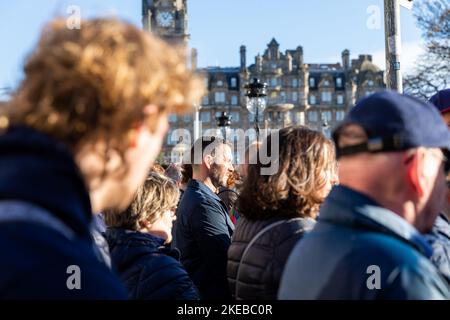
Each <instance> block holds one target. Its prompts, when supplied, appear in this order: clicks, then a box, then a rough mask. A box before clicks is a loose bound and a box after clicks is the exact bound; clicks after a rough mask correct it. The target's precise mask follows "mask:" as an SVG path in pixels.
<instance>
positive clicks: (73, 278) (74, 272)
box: [66, 264, 81, 290]
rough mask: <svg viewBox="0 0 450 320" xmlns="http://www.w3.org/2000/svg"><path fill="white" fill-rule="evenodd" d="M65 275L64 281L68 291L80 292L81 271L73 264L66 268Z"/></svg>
mask: <svg viewBox="0 0 450 320" xmlns="http://www.w3.org/2000/svg"><path fill="white" fill-rule="evenodd" d="M66 273H67V274H69V276H68V277H67V280H66V286H67V289H69V290H81V269H80V267H79V266H77V265H75V264H73V265H70V266H68V267H67V270H66Z"/></svg>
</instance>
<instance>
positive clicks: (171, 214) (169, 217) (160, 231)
mask: <svg viewBox="0 0 450 320" xmlns="http://www.w3.org/2000/svg"><path fill="white" fill-rule="evenodd" d="M175 212H176V208H171V209H169V210H166V211H165V212H164V213H163V214H162V216H161V217H160V218H159V219H158V220H156V221H155V222H154V223H152V225H151V226H150V227H149V228H148V232H149V233H150V234H154V235H156V236H158V237H160V238H163V239H165V240H166V241H165V243H170V242H172V228H173V222H174V221H175V220H176V219H177V217H176V215H175Z"/></svg>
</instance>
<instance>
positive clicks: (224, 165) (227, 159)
mask: <svg viewBox="0 0 450 320" xmlns="http://www.w3.org/2000/svg"><path fill="white" fill-rule="evenodd" d="M232 162H233V154H232V152H231V147H230V146H229V145H226V144H222V145H220V146H218V147H217V148H216V149H215V154H214V162H213V163H212V164H211V168H210V170H209V176H210V178H211V182H212V183H213V185H214V186H215V187H216V188H219V187H226V186H227V180H228V178H229V177H230V175H231V174H232V173H233V171H234V167H233V163H232Z"/></svg>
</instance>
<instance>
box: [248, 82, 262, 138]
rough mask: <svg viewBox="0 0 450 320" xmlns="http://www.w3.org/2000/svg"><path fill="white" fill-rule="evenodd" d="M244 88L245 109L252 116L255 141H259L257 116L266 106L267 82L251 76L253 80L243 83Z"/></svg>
mask: <svg viewBox="0 0 450 320" xmlns="http://www.w3.org/2000/svg"><path fill="white" fill-rule="evenodd" d="M245 89H246V93H245V95H246V96H247V98H248V99H247V109H248V111H249V112H250V114H252V115H253V116H254V128H255V131H256V141H257V142H259V117H260V116H262V115H263V112H264V109H265V108H266V96H267V84H266V83H261V82H260V81H259V79H257V78H253V82H251V83H249V84H247V85H245Z"/></svg>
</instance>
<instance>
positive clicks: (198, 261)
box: [173, 137, 234, 300]
mask: <svg viewBox="0 0 450 320" xmlns="http://www.w3.org/2000/svg"><path fill="white" fill-rule="evenodd" d="M232 158H233V157H232V153H231V147H230V146H229V145H228V144H227V143H226V142H225V141H224V140H223V139H221V138H217V137H201V138H199V139H198V140H197V141H195V143H194V145H193V146H192V148H191V159H190V160H191V162H192V179H191V180H190V181H189V183H188V185H187V188H186V191H185V192H184V195H183V198H182V199H181V202H180V204H179V206H178V210H177V223H176V225H175V230H174V243H173V246H174V247H176V248H178V249H179V250H180V251H181V262H182V263H183V265H184V266H185V268H186V270H187V271H188V273H189V275H190V276H191V278H192V280H193V281H194V283H195V285H196V286H197V288H198V289H199V291H200V294H201V296H202V298H203V299H206V300H227V299H230V297H231V295H230V293H229V289H228V282H227V277H226V266H227V251H228V247H229V246H230V243H231V236H232V234H233V230H234V226H233V223H232V222H231V220H230V218H229V216H228V212H227V209H226V205H225V204H224V203H223V202H222V200H220V198H219V197H218V196H217V192H218V190H219V188H220V187H221V186H225V185H226V182H227V179H228V177H229V175H230V174H231V173H232V172H233V165H232V163H231V162H232Z"/></svg>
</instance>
